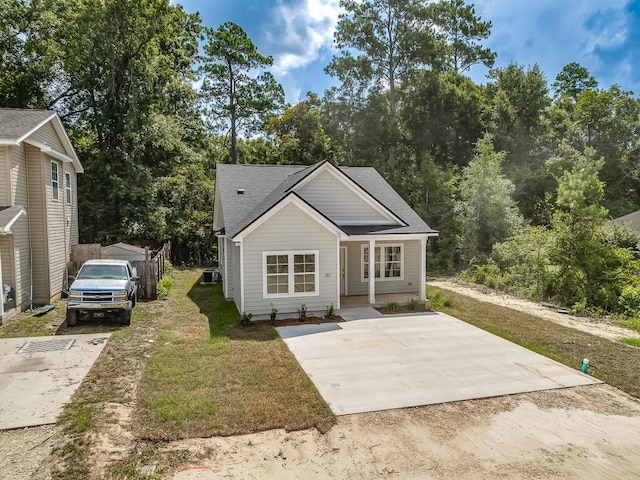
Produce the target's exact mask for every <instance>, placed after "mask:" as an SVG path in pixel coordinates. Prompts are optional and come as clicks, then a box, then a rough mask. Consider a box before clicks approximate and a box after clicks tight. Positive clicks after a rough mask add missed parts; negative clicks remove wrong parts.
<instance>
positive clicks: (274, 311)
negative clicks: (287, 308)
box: [269, 303, 278, 325]
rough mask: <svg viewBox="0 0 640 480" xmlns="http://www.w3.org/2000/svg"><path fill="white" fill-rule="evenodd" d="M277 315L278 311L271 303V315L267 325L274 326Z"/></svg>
mask: <svg viewBox="0 0 640 480" xmlns="http://www.w3.org/2000/svg"><path fill="white" fill-rule="evenodd" d="M277 315H278V309H277V308H276V307H275V306H274V305H273V303H272V304H271V313H270V314H269V323H270V324H271V325H275V324H276V317H277Z"/></svg>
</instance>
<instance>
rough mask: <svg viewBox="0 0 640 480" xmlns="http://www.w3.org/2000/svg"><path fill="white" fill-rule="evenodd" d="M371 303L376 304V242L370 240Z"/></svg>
mask: <svg viewBox="0 0 640 480" xmlns="http://www.w3.org/2000/svg"><path fill="white" fill-rule="evenodd" d="M369 303H370V304H372V305H373V304H374V303H376V241H375V240H369Z"/></svg>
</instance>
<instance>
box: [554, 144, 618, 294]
mask: <svg viewBox="0 0 640 480" xmlns="http://www.w3.org/2000/svg"><path fill="white" fill-rule="evenodd" d="M570 153H571V152H567V154H570ZM570 161H571V162H572V163H573V166H572V167H571V169H570V170H565V171H564V173H563V174H562V176H561V177H560V178H559V179H558V194H557V200H556V205H557V208H556V211H555V213H554V215H553V221H552V225H553V231H554V234H555V245H554V248H553V250H552V253H551V258H552V261H553V262H554V263H555V264H556V265H557V266H558V275H557V278H558V283H557V285H556V287H555V289H554V290H555V291H556V294H557V295H558V296H559V297H561V298H562V299H564V300H565V301H571V303H575V302H579V301H588V302H589V303H592V302H593V301H594V298H593V296H592V293H593V289H596V290H597V288H598V287H597V285H600V284H601V282H600V277H601V274H602V273H603V267H604V265H603V261H604V255H603V254H604V252H603V248H602V244H601V242H600V239H599V238H598V229H599V228H600V227H601V226H602V225H603V224H604V222H605V221H606V219H607V213H608V212H607V210H606V209H605V208H604V207H603V206H602V204H601V203H602V199H603V197H604V184H603V183H602V181H600V179H599V178H598V172H599V171H600V169H601V168H602V167H603V165H604V159H603V158H601V157H600V158H597V157H596V152H595V150H594V149H592V148H587V149H585V151H584V154H576V153H575V152H574V153H573V154H572V158H571V160H570ZM590 290H591V291H590Z"/></svg>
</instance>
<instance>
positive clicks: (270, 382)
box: [134, 269, 335, 440]
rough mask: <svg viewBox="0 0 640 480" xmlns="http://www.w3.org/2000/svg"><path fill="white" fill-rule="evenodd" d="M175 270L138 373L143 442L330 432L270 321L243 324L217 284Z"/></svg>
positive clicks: (328, 419)
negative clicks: (151, 344) (155, 332)
mask: <svg viewBox="0 0 640 480" xmlns="http://www.w3.org/2000/svg"><path fill="white" fill-rule="evenodd" d="M199 276H200V272H199V271H197V270H178V269H176V270H174V273H173V287H172V290H171V292H170V294H169V297H168V300H167V304H166V306H165V309H164V312H163V319H162V323H161V325H160V327H159V330H158V338H157V342H156V345H155V347H154V351H153V353H152V355H151V357H150V358H149V360H148V362H147V364H146V366H145V369H144V371H143V374H142V379H141V382H140V385H139V390H138V409H137V411H136V415H135V420H134V431H135V433H136V435H137V436H138V437H139V438H141V439H149V440H174V439H179V438H190V437H208V436H214V435H236V434H244V433H250V432H257V431H263V430H268V429H274V428H284V429H286V430H299V429H304V428H309V427H316V428H318V429H319V430H320V431H326V430H328V429H329V428H330V427H331V426H332V425H333V424H334V423H335V416H334V415H333V413H331V410H330V409H329V407H328V405H327V404H326V403H325V401H324V400H323V399H322V397H321V396H320V394H319V393H318V391H317V390H316V388H315V386H314V385H313V383H312V382H311V380H309V378H308V377H307V375H306V374H305V373H304V371H303V370H302V368H301V367H300V365H299V364H298V362H297V361H296V359H295V358H294V357H293V354H292V353H291V352H290V351H289V349H288V348H287V346H286V345H285V343H284V342H283V341H282V340H281V339H280V337H279V336H278V334H277V332H276V331H275V329H274V328H273V327H271V326H269V325H255V326H249V327H242V326H240V325H239V320H240V317H239V315H238V312H237V310H236V307H235V305H234V304H233V303H232V302H227V301H225V299H224V297H223V293H222V287H221V286H220V285H215V286H212V285H201V284H200V283H199Z"/></svg>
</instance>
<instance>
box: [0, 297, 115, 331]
mask: <svg viewBox="0 0 640 480" xmlns="http://www.w3.org/2000/svg"><path fill="white" fill-rule="evenodd" d="M66 311H67V304H66V302H64V301H60V302H58V303H57V304H56V308H55V309H53V310H51V311H50V312H48V313H46V314H44V315H42V316H40V317H34V316H31V313H30V312H25V313H21V314H19V315H18V316H17V317H16V318H12V319H11V320H9V321H8V322H7V323H6V324H5V325H2V326H0V338H19V337H46V336H50V335H72V334H81V333H105V332H115V331H118V330H120V329H121V328H122V326H121V325H120V322H119V320H118V319H116V318H115V317H114V318H99V319H89V320H81V321H80V322H78V325H77V326H76V327H67V324H66V323H65V321H64V316H65V312H66Z"/></svg>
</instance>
